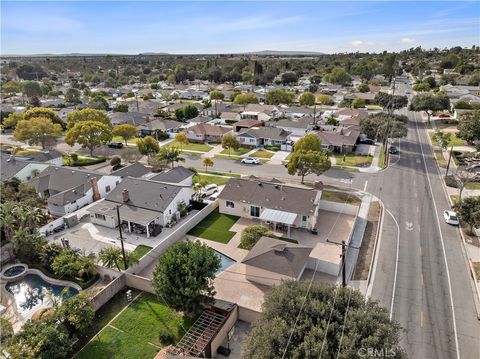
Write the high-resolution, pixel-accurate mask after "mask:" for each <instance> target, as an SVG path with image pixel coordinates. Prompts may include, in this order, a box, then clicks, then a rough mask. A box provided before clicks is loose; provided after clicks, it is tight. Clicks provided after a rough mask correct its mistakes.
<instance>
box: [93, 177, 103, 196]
mask: <svg viewBox="0 0 480 359" xmlns="http://www.w3.org/2000/svg"><path fill="white" fill-rule="evenodd" d="M90 183H91V184H92V191H93V202H95V201H98V200H99V199H100V198H101V197H102V196H100V191H99V190H98V182H97V177H93V178H92V179H91V180H90Z"/></svg>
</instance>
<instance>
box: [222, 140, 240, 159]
mask: <svg viewBox="0 0 480 359" xmlns="http://www.w3.org/2000/svg"><path fill="white" fill-rule="evenodd" d="M222 147H223V148H225V149H227V150H228V157H230V156H231V152H232V149H233V150H234V151H236V150H238V149H239V147H240V142H238V140H237V137H236V136H235V135H231V134H230V135H224V136H223V137H222Z"/></svg>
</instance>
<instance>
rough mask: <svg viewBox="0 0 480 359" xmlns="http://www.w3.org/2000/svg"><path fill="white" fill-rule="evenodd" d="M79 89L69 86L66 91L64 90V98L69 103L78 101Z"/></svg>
mask: <svg viewBox="0 0 480 359" xmlns="http://www.w3.org/2000/svg"><path fill="white" fill-rule="evenodd" d="M80 95H81V93H80V91H79V90H77V89H75V88H69V89H68V90H67V92H65V100H66V101H67V102H69V103H73V104H76V103H80V102H81V100H80Z"/></svg>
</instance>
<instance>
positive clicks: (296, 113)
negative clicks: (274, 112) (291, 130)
mask: <svg viewBox="0 0 480 359" xmlns="http://www.w3.org/2000/svg"><path fill="white" fill-rule="evenodd" d="M281 109H282V112H283V116H285V117H287V118H289V119H296V118H301V117H305V116H307V117H313V115H314V112H315V110H314V109H313V108H310V107H303V106H285V107H282V108H281ZM316 112H317V115H320V111H316Z"/></svg>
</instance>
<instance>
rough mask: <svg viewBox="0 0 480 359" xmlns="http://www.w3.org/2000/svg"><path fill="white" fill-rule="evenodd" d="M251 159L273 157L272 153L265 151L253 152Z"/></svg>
mask: <svg viewBox="0 0 480 359" xmlns="http://www.w3.org/2000/svg"><path fill="white" fill-rule="evenodd" d="M251 157H257V158H272V157H273V153H272V152H268V151H265V150H258V151H256V152H254V153H253V154H251Z"/></svg>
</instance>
